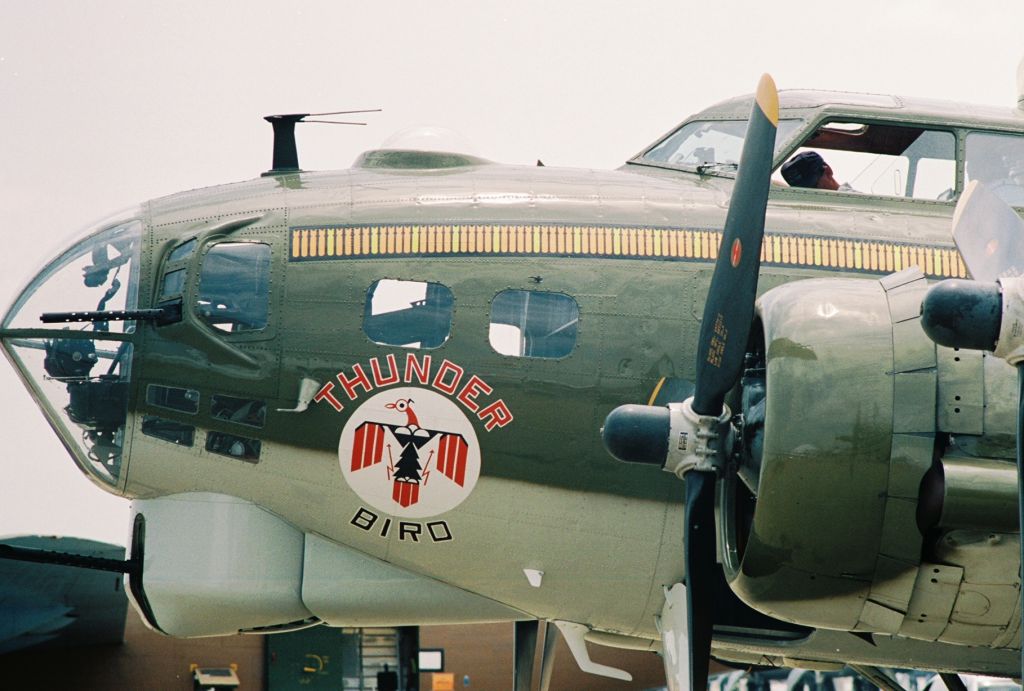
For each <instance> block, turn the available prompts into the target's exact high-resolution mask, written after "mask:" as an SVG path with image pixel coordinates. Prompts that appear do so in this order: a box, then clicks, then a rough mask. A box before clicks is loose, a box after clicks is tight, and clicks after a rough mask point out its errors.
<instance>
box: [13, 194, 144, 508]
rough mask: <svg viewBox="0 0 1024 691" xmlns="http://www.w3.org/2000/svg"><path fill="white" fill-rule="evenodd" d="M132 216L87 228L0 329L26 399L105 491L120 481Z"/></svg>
mask: <svg viewBox="0 0 1024 691" xmlns="http://www.w3.org/2000/svg"><path fill="white" fill-rule="evenodd" d="M138 216H139V214H138V213H128V214H122V215H119V216H118V217H116V218H113V219H109V220H107V221H105V222H102V223H100V224H97V225H93V226H91V227H89V228H88V229H86V231H85V232H84V233H82V234H81V235H79V236H78V237H77V238H76V239H75V240H74V241H72V243H71V244H70V245H69V247H68V248H67V249H65V250H64V251H62V252H60V253H59V254H58V255H57V256H56V257H55V258H53V259H52V260H51V261H49V262H47V263H46V265H45V266H44V267H43V268H42V270H40V271H39V273H37V274H36V275H35V276H34V277H32V279H31V280H29V282H28V284H27V285H26V287H25V288H24V289H23V290H22V291H21V293H20V294H19V295H18V296H17V298H16V299H15V300H14V302H13V303H12V305H11V307H10V309H9V310H8V311H7V314H5V315H4V318H3V322H2V323H0V340H2V345H3V350H4V353H5V355H6V356H7V358H8V359H9V360H10V361H11V363H12V364H13V365H14V367H15V368H16V369H17V371H18V374H19V376H20V377H21V379H22V381H23V382H24V383H25V386H26V387H27V388H28V390H29V393H30V394H31V395H32V397H33V398H34V399H35V401H36V403H37V404H38V405H39V407H40V409H41V410H42V411H43V414H44V415H45V416H46V418H47V420H48V421H49V423H50V425H51V427H53V430H54V431H55V432H56V433H57V435H58V436H59V437H60V438H61V440H62V441H63V442H64V446H65V447H67V449H68V450H69V451H70V452H71V454H72V456H73V458H74V459H75V461H76V463H77V464H78V465H79V467H80V468H81V469H82V470H83V471H84V472H85V473H86V475H88V476H89V477H90V478H91V479H93V480H94V481H96V482H97V484H100V485H102V486H104V487H106V488H107V489H110V488H111V487H117V486H118V484H119V479H120V475H121V456H122V450H123V444H124V435H125V423H126V420H127V413H128V383H129V378H130V375H131V368H132V355H133V341H134V338H135V337H134V334H135V321H132V320H130V319H127V318H125V317H124V316H123V315H125V314H131V313H132V311H133V310H135V309H136V307H137V306H138V296H139V262H140V257H141V244H142V222H141V221H140V220H139V219H138ZM82 314H87V315H89V318H88V319H82V318H76V317H79V316H80V315H82ZM44 315H45V316H48V317H51V318H47V319H44ZM54 315H57V316H61V318H60V319H52V317H53V316H54Z"/></svg>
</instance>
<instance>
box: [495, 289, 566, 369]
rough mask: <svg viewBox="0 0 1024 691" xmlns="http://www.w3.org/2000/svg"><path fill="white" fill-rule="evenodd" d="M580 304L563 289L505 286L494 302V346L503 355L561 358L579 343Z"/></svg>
mask: <svg viewBox="0 0 1024 691" xmlns="http://www.w3.org/2000/svg"><path fill="white" fill-rule="evenodd" d="M579 320H580V308H579V306H578V305H577V304H576V301H575V300H574V299H573V298H571V297H570V296H568V295H565V294H563V293H545V292H540V291H534V290H504V291H502V292H500V293H498V294H497V295H495V296H494V300H493V301H492V302H491V326H490V332H489V334H488V337H489V340H490V343H491V347H492V348H494V349H495V350H496V351H498V352H499V353H501V354H502V355H512V356H514V357H530V358H561V357H565V356H566V355H568V354H569V353H571V352H572V349H573V348H574V347H575V346H576V327H577V324H578V323H579Z"/></svg>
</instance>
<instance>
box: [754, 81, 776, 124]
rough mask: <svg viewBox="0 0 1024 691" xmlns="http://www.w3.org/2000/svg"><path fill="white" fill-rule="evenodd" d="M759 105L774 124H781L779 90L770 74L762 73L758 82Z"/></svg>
mask: <svg viewBox="0 0 1024 691" xmlns="http://www.w3.org/2000/svg"><path fill="white" fill-rule="evenodd" d="M755 98H756V100H757V107H758V108H760V109H761V112H762V113H764V115H765V117H766V118H768V120H769V121H770V122H771V123H772V124H773V125H776V126H777V125H778V124H779V90H778V89H776V88H775V80H774V79H772V76H771V75H770V74H763V75H761V81H759V82H758V83H757V96H756V97H755Z"/></svg>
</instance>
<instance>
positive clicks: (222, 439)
mask: <svg viewBox="0 0 1024 691" xmlns="http://www.w3.org/2000/svg"><path fill="white" fill-rule="evenodd" d="M260 446H261V444H260V440H259V439H250V438H248V437H240V436H238V435H235V434H227V433H226V432H207V433H206V450H207V451H210V452H211V453H215V454H219V455H221V456H228V457H230V458H237V459H238V460H241V461H248V462H249V463H257V462H258V461H259V460H260Z"/></svg>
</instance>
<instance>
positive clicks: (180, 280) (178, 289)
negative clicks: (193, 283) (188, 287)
mask: <svg viewBox="0 0 1024 691" xmlns="http://www.w3.org/2000/svg"><path fill="white" fill-rule="evenodd" d="M197 244H198V242H197V241H196V239H195V238H191V239H189V240H186V241H185V242H183V243H181V244H180V245H178V246H177V247H175V248H174V249H173V250H171V253H170V254H169V255H167V261H166V262H165V266H167V267H170V268H169V269H167V270H165V271H164V278H163V280H162V281H161V282H160V295H159V296H158V298H159V299H160V300H166V299H168V298H173V297H175V296H176V295H180V294H181V293H182V291H183V290H184V289H185V278H186V269H185V267H184V266H183V265H182V262H183V261H184V260H186V259H188V258H189V257H190V256H192V253H193V252H195V249H196V245H197ZM175 265H178V267H179V268H175Z"/></svg>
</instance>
